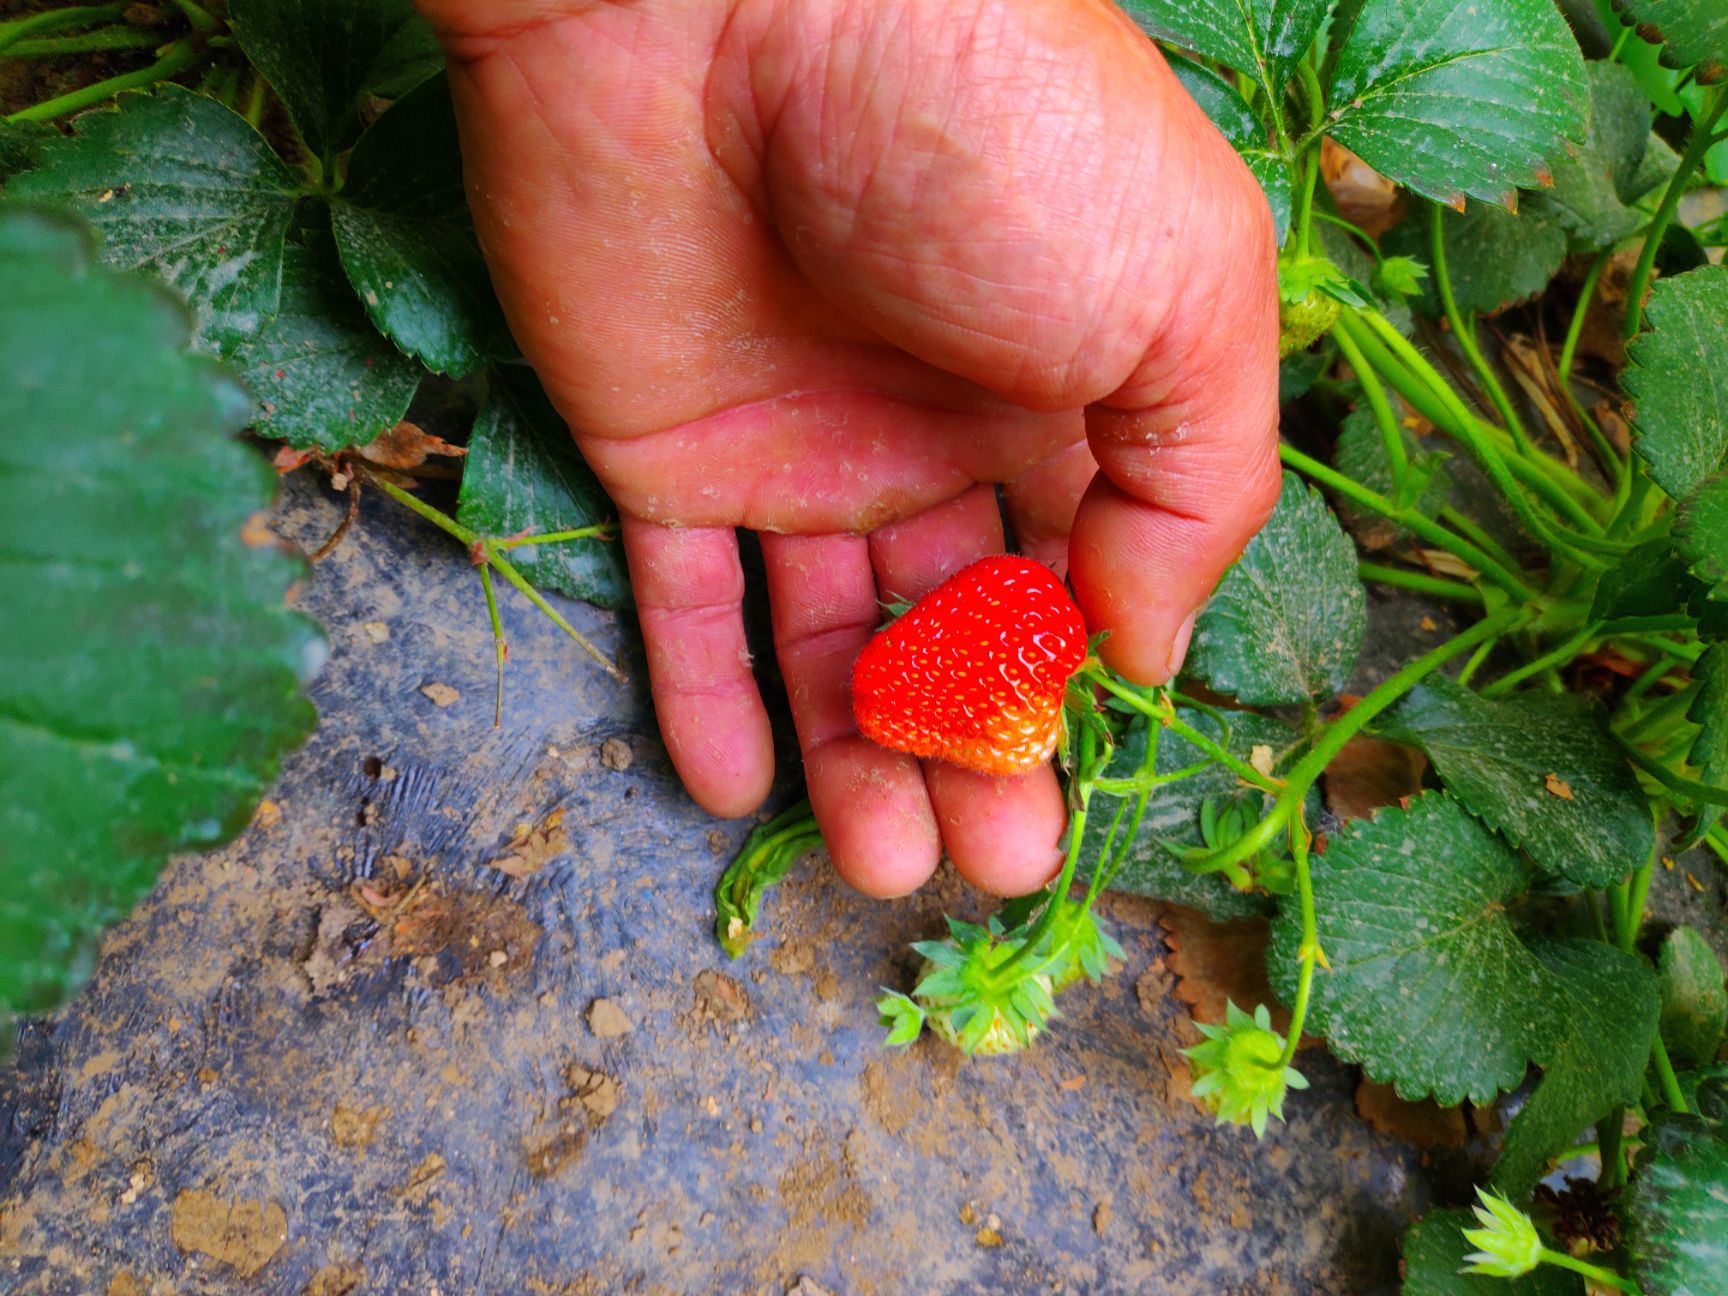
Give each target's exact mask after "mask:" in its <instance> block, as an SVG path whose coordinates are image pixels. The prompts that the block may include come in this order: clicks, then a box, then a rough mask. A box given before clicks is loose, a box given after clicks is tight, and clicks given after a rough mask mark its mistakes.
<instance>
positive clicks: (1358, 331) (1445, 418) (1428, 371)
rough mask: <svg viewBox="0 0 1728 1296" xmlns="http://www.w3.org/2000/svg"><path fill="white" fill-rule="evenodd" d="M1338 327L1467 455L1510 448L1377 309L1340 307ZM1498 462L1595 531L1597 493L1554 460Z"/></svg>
mask: <svg viewBox="0 0 1728 1296" xmlns="http://www.w3.org/2000/svg"><path fill="white" fill-rule="evenodd" d="M1340 327H1343V328H1345V329H1346V330H1347V331H1349V332H1350V333H1351V337H1352V340H1353V341H1355V342H1356V344H1357V345H1358V346H1360V347H1361V348H1362V350H1363V353H1364V354H1366V355H1367V356H1368V358H1369V359H1370V360H1371V361H1373V363H1374V366H1375V368H1376V369H1378V370H1379V371H1380V374H1381V376H1382V377H1384V378H1385V379H1386V380H1387V381H1388V382H1390V383H1391V384H1392V385H1393V386H1394V387H1395V388H1397V390H1398V393H1399V395H1401V396H1403V397H1404V399H1405V400H1406V401H1408V402H1409V403H1410V404H1411V406H1412V407H1414V408H1415V409H1416V411H1417V412H1418V413H1420V414H1421V415H1423V416H1424V417H1425V418H1427V419H1428V420H1429V421H1430V422H1431V423H1433V424H1434V425H1435V426H1436V427H1439V428H1441V429H1442V430H1443V431H1445V432H1447V433H1449V434H1451V436H1452V437H1453V438H1454V439H1455V440H1458V441H1460V442H1462V443H1463V444H1464V446H1465V447H1466V448H1467V449H1469V450H1471V452H1472V453H1473V454H1476V453H1478V451H1479V449H1485V450H1488V451H1489V452H1491V453H1493V454H1494V457H1495V458H1496V459H1498V458H1499V451H1500V450H1502V449H1505V450H1515V449H1516V447H1515V446H1514V445H1513V443H1512V439H1511V437H1510V436H1509V435H1508V434H1507V433H1506V432H1505V431H1504V430H1503V429H1501V428H1497V427H1495V426H1494V425H1493V424H1492V423H1487V422H1484V421H1483V420H1482V419H1480V418H1478V417H1476V415H1475V414H1473V413H1472V412H1471V411H1470V409H1469V407H1468V406H1466V405H1465V404H1464V402H1463V400H1462V399H1461V398H1460V397H1459V396H1458V394H1457V392H1455V391H1453V390H1452V384H1451V383H1449V382H1447V381H1446V379H1445V378H1443V377H1441V375H1440V373H1439V371H1438V370H1436V369H1435V368H1434V366H1433V365H1431V364H1429V363H1428V360H1427V358H1426V357H1425V356H1424V355H1423V354H1422V353H1421V352H1420V351H1418V350H1417V349H1416V348H1415V347H1414V346H1412V345H1411V344H1410V343H1409V342H1408V341H1407V340H1406V339H1405V338H1404V335H1403V334H1401V333H1399V332H1398V330H1397V329H1395V328H1393V327H1392V324H1391V322H1390V321H1389V320H1387V319H1386V317H1385V316H1383V315H1381V314H1380V313H1379V312H1378V311H1366V310H1364V311H1354V312H1352V311H1346V312H1345V313H1344V314H1343V315H1342V316H1340V318H1339V321H1338V324H1336V325H1334V326H1333V331H1334V332H1336V331H1337V330H1338V328H1340ZM1502 466H1503V470H1504V471H1505V472H1508V473H1510V474H1511V475H1512V476H1514V477H1516V478H1518V479H1519V480H1520V481H1522V482H1523V483H1524V484H1525V485H1527V486H1529V487H1530V489H1532V490H1534V491H1535V492H1536V493H1537V494H1538V495H1540V496H1541V497H1542V498H1543V499H1544V500H1545V501H1547V503H1548V504H1549V505H1550V506H1551V507H1552V508H1553V509H1554V510H1555V511H1556V513H1559V514H1562V515H1564V516H1565V517H1568V518H1570V519H1571V520H1572V521H1574V522H1575V523H1577V524H1578V525H1579V526H1582V527H1585V528H1588V529H1591V530H1594V531H1600V530H1601V524H1600V523H1598V522H1597V521H1596V520H1595V517H1594V515H1592V514H1591V513H1590V512H1589V508H1591V507H1597V506H1600V505H1601V504H1602V502H1603V500H1602V497H1601V496H1600V495H1599V494H1597V493H1596V492H1595V491H1594V490H1592V489H1591V488H1590V486H1589V485H1588V484H1587V483H1585V482H1584V481H1583V480H1581V479H1580V478H1579V476H1578V475H1577V474H1576V473H1574V472H1573V471H1572V470H1571V469H1569V468H1567V467H1566V466H1565V465H1564V464H1562V463H1560V462H1559V461H1558V460H1556V459H1553V458H1550V457H1549V456H1548V455H1545V454H1542V453H1540V452H1534V453H1532V454H1530V455H1529V456H1528V457H1526V456H1524V455H1520V454H1516V453H1514V454H1513V455H1512V457H1511V458H1510V459H1508V460H1505V461H1503V465H1502Z"/></svg>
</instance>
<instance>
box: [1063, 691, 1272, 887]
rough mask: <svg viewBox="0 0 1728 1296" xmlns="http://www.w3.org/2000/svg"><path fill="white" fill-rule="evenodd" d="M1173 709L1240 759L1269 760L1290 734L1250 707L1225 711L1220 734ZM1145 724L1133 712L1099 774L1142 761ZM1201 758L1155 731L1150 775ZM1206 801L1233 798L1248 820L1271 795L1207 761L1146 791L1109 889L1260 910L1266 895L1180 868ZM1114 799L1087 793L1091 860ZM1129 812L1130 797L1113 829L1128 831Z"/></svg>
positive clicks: (1197, 835) (1086, 852)
mask: <svg viewBox="0 0 1728 1296" xmlns="http://www.w3.org/2000/svg"><path fill="white" fill-rule="evenodd" d="M1177 714H1178V715H1179V716H1180V717H1181V719H1182V720H1183V721H1185V722H1186V723H1187V724H1189V725H1191V726H1193V727H1194V728H1195V729H1198V730H1199V731H1200V732H1201V733H1203V734H1205V735H1206V736H1207V737H1208V738H1211V739H1213V740H1214V741H1215V742H1219V743H1221V744H1222V745H1223V746H1224V747H1225V748H1226V749H1227V750H1229V751H1230V752H1231V754H1232V755H1235V756H1239V757H1240V758H1241V759H1243V760H1248V759H1249V757H1250V756H1251V754H1252V753H1253V751H1254V748H1256V747H1259V746H1265V747H1268V748H1270V749H1271V751H1272V753H1273V755H1274V758H1276V757H1277V756H1278V755H1280V754H1282V753H1285V752H1287V751H1288V750H1289V749H1290V748H1291V747H1292V746H1293V745H1294V743H1295V740H1296V735H1295V733H1294V732H1293V731H1291V730H1290V729H1289V728H1287V727H1286V726H1284V725H1283V724H1280V723H1279V722H1278V721H1276V720H1272V719H1269V718H1268V717H1266V716H1259V715H1255V714H1254V713H1253V712H1251V711H1240V712H1238V711H1232V712H1229V713H1228V719H1229V722H1230V733H1229V737H1228V739H1226V738H1225V736H1224V730H1223V726H1222V725H1221V724H1220V723H1219V721H1218V720H1217V719H1215V718H1214V717H1212V716H1211V715H1208V714H1207V713H1205V712H1203V711H1191V710H1187V709H1185V708H1184V709H1179V710H1178V712H1177ZM1149 732H1150V729H1149V726H1148V722H1147V721H1146V720H1145V718H1144V717H1138V716H1137V717H1135V719H1134V720H1133V722H1132V723H1131V724H1130V725H1129V728H1128V731H1127V733H1126V734H1124V735H1123V737H1122V738H1121V739H1120V740H1119V741H1118V742H1117V744H1116V751H1115V753H1114V755H1112V757H1111V758H1110V764H1109V766H1108V767H1107V768H1106V770H1105V772H1104V777H1105V778H1113V779H1123V778H1131V777H1132V776H1133V775H1134V774H1135V773H1136V772H1137V771H1138V770H1139V768H1140V762H1141V761H1142V760H1143V759H1145V755H1146V742H1147V735H1148V734H1149ZM1206 759H1207V758H1206V755H1205V753H1204V752H1202V751H1200V749H1199V748H1197V747H1192V746H1190V745H1189V744H1188V743H1187V741H1185V740H1184V739H1182V738H1180V737H1178V736H1177V735H1175V734H1173V733H1170V732H1168V731H1162V732H1160V734H1159V736H1158V761H1157V765H1156V772H1157V773H1159V774H1172V773H1174V772H1175V771H1177V770H1180V769H1186V768H1188V767H1189V766H1191V765H1197V764H1200V763H1201V762H1203V761H1205V760H1206ZM1207 801H1212V802H1213V803H1214V804H1215V805H1217V804H1223V803H1228V802H1234V801H1240V802H1241V803H1242V805H1243V806H1244V808H1245V809H1246V810H1247V811H1248V812H1250V813H1251V815H1252V817H1253V818H1256V819H1257V818H1259V817H1260V816H1261V815H1262V814H1264V813H1265V811H1266V810H1267V809H1268V808H1269V807H1270V806H1271V804H1272V798H1271V797H1269V796H1266V795H1265V794H1264V793H1261V792H1258V791H1255V790H1253V789H1251V788H1246V787H1244V786H1243V785H1242V783H1241V781H1240V780H1239V779H1238V778H1237V777H1236V775H1235V774H1233V773H1232V772H1231V771H1230V770H1228V769H1226V768H1225V767H1224V766H1222V765H1218V764H1212V765H1209V766H1208V767H1207V768H1205V769H1203V770H1202V771H1201V772H1200V773H1198V774H1196V775H1194V776H1193V777H1192V778H1186V779H1182V780H1181V781H1179V782H1176V783H1167V784H1165V785H1164V786H1162V787H1160V788H1157V789H1155V790H1154V791H1153V793H1152V796H1151V798H1150V799H1149V800H1148V802H1147V804H1146V815H1145V817H1144V818H1143V819H1142V820H1141V821H1140V831H1139V833H1138V834H1136V835H1135V837H1134V840H1133V842H1132V843H1131V844H1130V845H1129V847H1128V853H1127V855H1126V856H1125V857H1124V858H1123V862H1122V869H1121V872H1119V873H1118V874H1117V875H1116V879H1115V881H1114V882H1112V883H1111V887H1112V889H1113V890H1117V891H1130V892H1133V893H1134V894H1135V895H1143V896H1150V897H1152V898H1153V899H1155V900H1168V901H1171V902H1173V903H1176V904H1181V905H1187V906H1188V907H1189V908H1191V909H1199V910H1200V911H1202V912H1203V913H1205V914H1206V915H1208V916H1209V917H1212V918H1217V919H1220V920H1224V919H1230V918H1247V917H1251V916H1253V915H1256V914H1262V913H1265V912H1266V899H1265V897H1264V896H1260V895H1257V894H1255V893H1253V892H1247V891H1238V890H1237V889H1236V888H1235V887H1233V886H1231V885H1230V883H1229V882H1228V881H1226V880H1225V879H1224V878H1223V877H1222V876H1220V875H1218V874H1216V873H1211V874H1197V873H1193V872H1190V871H1189V870H1188V869H1186V868H1184V867H1183V864H1182V857H1181V855H1180V854H1179V853H1178V852H1180V851H1182V850H1186V849H1193V848H1196V847H1199V846H1202V845H1204V844H1205V840H1204V837H1203V835H1202V832H1201V827H1200V814H1201V808H1202V806H1204V805H1205V804H1206V802H1207ZM1119 804H1121V803H1120V802H1118V801H1117V799H1116V798H1114V797H1111V796H1102V795H1100V796H1094V797H1093V799H1092V808H1091V812H1090V813H1089V814H1088V815H1087V816H1086V834H1085V840H1084V842H1083V844H1082V846H1081V850H1080V858H1081V859H1082V860H1087V861H1093V860H1097V859H1098V858H1099V857H1100V854H1101V853H1102V851H1103V849H1104V839H1105V838H1106V837H1107V836H1108V835H1109V830H1110V824H1111V820H1112V819H1113V818H1114V816H1115V814H1116V808H1117V806H1118V805H1119ZM1133 812H1134V807H1133V804H1132V799H1131V798H1130V799H1129V804H1128V809H1127V811H1126V812H1125V813H1124V815H1123V823H1122V828H1121V830H1120V831H1121V832H1126V831H1127V830H1128V818H1129V816H1131V815H1132V814H1133Z"/></svg>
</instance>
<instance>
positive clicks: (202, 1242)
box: [168, 1188, 288, 1278]
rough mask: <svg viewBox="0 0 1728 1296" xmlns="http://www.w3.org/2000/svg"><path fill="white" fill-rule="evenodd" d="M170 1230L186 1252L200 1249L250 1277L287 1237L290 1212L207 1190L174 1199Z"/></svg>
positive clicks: (274, 1205) (193, 1191)
mask: <svg viewBox="0 0 1728 1296" xmlns="http://www.w3.org/2000/svg"><path fill="white" fill-rule="evenodd" d="M168 1227H169V1232H170V1235H171V1236H172V1237H173V1239H174V1245H175V1246H177V1247H179V1248H180V1250H182V1251H196V1252H199V1253H200V1254H203V1255H207V1256H209V1257H210V1258H211V1259H213V1260H217V1261H219V1262H221V1263H222V1264H225V1265H228V1266H230V1267H231V1268H232V1269H233V1270H234V1272H235V1273H237V1274H239V1275H240V1276H241V1277H242V1278H250V1277H251V1276H252V1275H253V1274H255V1273H257V1272H258V1271H259V1270H260V1269H262V1268H263V1267H264V1266H265V1265H267V1264H269V1263H270V1258H271V1257H272V1256H274V1255H275V1254H276V1253H277V1252H278V1251H279V1250H281V1249H282V1244H283V1243H284V1242H285V1241H287V1240H288V1216H287V1214H286V1213H285V1212H284V1211H283V1209H282V1208H281V1207H280V1206H279V1205H277V1204H276V1203H275V1202H273V1201H256V1200H252V1199H247V1198H243V1199H240V1200H238V1201H228V1200H226V1199H225V1198H222V1197H218V1196H217V1195H216V1194H215V1193H212V1192H205V1191H204V1190H203V1189H198V1188H194V1189H188V1190H187V1191H185V1192H183V1193H181V1194H180V1195H179V1196H178V1197H176V1198H175V1199H174V1205H173V1207H172V1208H171V1210H170V1212H169V1223H168Z"/></svg>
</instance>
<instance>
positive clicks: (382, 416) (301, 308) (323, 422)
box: [234, 243, 422, 451]
mask: <svg viewBox="0 0 1728 1296" xmlns="http://www.w3.org/2000/svg"><path fill="white" fill-rule="evenodd" d="M234 359H235V362H236V364H237V365H238V366H239V368H240V372H241V373H242V374H243V375H244V377H245V379H246V385H247V387H249V388H250V389H251V391H252V396H253V398H254V400H255V401H256V406H255V409H254V413H253V417H252V424H253V426H254V427H255V428H256V429H257V430H258V431H259V433H261V434H262V435H264V436H274V437H281V438H283V439H284V440H285V441H287V442H288V444H289V445H292V446H297V447H299V448H301V449H307V448H316V449H319V450H326V451H331V450H343V449H346V448H347V447H349V446H355V445H365V444H367V443H368V442H370V441H371V440H373V438H375V437H377V436H378V435H379V434H380V433H381V432H385V431H387V430H389V429H390V428H392V427H394V426H395V425H396V423H397V421H398V420H399V419H400V418H401V417H402V415H403V414H405V413H407V411H408V402H409V401H411V400H413V398H414V389H415V388H416V387H418V386H419V385H420V377H421V373H422V370H421V368H420V366H419V365H417V364H415V363H414V361H412V360H410V359H409V358H408V357H407V356H404V355H403V354H402V353H401V352H400V351H398V350H397V349H396V348H395V347H393V346H391V345H390V344H389V343H388V342H386V341H385V340H384V339H383V338H381V337H379V336H378V331H377V330H376V329H374V328H373V327H372V325H371V324H370V323H369V322H368V321H367V319H366V312H365V311H363V310H361V309H360V303H359V302H358V301H356V300H355V298H354V293H353V291H352V290H351V289H350V288H349V287H348V281H347V280H346V279H344V278H343V277H342V267H341V266H340V265H338V264H337V263H336V259H335V256H334V253H333V252H332V251H331V250H329V249H327V248H324V247H318V248H316V249H314V248H305V247H300V246H298V245H296V244H293V243H290V244H289V245H288V246H287V247H286V248H285V249H284V259H283V268H282V300H281V304H280V306H279V307H278V309H277V312H276V318H275V319H273V320H271V321H270V322H269V323H268V324H266V325H265V326H264V327H263V329H262V330H260V331H259V333H258V335H257V336H256V337H254V338H250V339H248V340H247V341H246V342H244V343H242V344H241V345H240V346H239V347H238V348H236V350H235V353H234Z"/></svg>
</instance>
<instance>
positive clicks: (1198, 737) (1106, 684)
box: [1088, 669, 1284, 796]
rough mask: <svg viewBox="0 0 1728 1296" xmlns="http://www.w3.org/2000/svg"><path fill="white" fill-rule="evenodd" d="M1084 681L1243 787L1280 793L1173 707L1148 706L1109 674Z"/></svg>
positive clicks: (1094, 674) (1277, 786)
mask: <svg viewBox="0 0 1728 1296" xmlns="http://www.w3.org/2000/svg"><path fill="white" fill-rule="evenodd" d="M1088 677H1089V678H1090V679H1091V680H1092V681H1093V682H1094V683H1096V684H1097V685H1098V686H1099V687H1100V688H1102V689H1103V690H1104V691H1105V692H1107V693H1109V694H1111V695H1112V696H1114V697H1118V698H1121V699H1122V701H1124V702H1126V703H1127V704H1128V705H1129V706H1131V707H1133V708H1134V709H1135V710H1136V711H1138V712H1139V713H1140V714H1141V715H1143V716H1145V717H1146V718H1147V719H1148V720H1150V721H1152V723H1154V724H1158V725H1163V726H1164V727H1165V728H1167V729H1169V730H1170V731H1171V732H1172V733H1174V734H1175V735H1176V736H1177V737H1179V738H1181V739H1182V741H1183V742H1185V743H1187V744H1188V745H1189V746H1191V747H1197V748H1199V749H1200V750H1201V751H1203V752H1205V753H1206V754H1207V755H1208V756H1210V757H1211V758H1212V759H1213V760H1215V761H1217V762H1218V763H1219V764H1220V765H1222V766H1224V767H1225V768H1226V769H1228V770H1229V771H1230V772H1231V773H1232V774H1234V775H1235V776H1236V777H1237V778H1239V779H1241V780H1242V781H1243V782H1244V783H1248V784H1252V785H1253V786H1254V787H1257V788H1259V789H1260V790H1261V791H1262V792H1270V793H1271V794H1272V795H1274V796H1276V795H1277V794H1278V793H1280V792H1282V791H1283V790H1284V786H1283V784H1281V783H1279V782H1278V781H1277V780H1275V779H1272V778H1268V777H1267V776H1266V775H1264V774H1262V773H1261V772H1260V771H1259V770H1257V769H1255V768H1254V767H1253V766H1252V765H1250V764H1249V763H1248V762H1247V761H1245V760H1243V759H1242V758H1241V757H1240V756H1237V755H1236V754H1235V753H1234V752H1232V751H1230V750H1229V749H1227V748H1225V747H1222V746H1220V745H1219V744H1217V743H1215V742H1213V741H1212V739H1210V738H1208V737H1207V736H1206V735H1205V734H1203V733H1201V732H1200V731H1199V730H1198V729H1196V728H1194V726H1193V725H1191V724H1188V723H1187V722H1186V721H1184V720H1183V719H1181V717H1179V716H1178V715H1177V714H1176V708H1175V707H1174V706H1170V705H1165V706H1162V707H1160V706H1158V705H1157V704H1156V703H1152V702H1148V701H1147V700H1146V699H1145V698H1143V697H1141V696H1140V694H1138V693H1136V692H1135V691H1134V690H1133V689H1130V688H1128V687H1126V686H1124V685H1122V684H1118V683H1117V682H1116V681H1115V680H1114V679H1112V678H1111V677H1110V673H1109V672H1108V671H1106V670H1102V669H1098V670H1094V671H1091V672H1089V675H1088Z"/></svg>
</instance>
